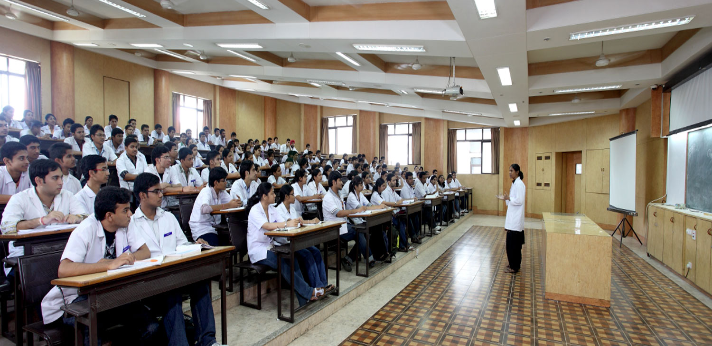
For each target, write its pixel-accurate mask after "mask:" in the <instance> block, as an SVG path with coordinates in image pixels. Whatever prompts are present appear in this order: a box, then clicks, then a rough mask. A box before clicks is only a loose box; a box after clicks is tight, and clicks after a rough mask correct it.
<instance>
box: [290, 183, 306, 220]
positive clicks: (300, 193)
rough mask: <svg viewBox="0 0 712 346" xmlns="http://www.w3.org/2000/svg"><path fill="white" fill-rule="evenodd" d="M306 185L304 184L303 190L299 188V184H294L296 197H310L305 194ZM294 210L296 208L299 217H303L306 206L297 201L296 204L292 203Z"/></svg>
mask: <svg viewBox="0 0 712 346" xmlns="http://www.w3.org/2000/svg"><path fill="white" fill-rule="evenodd" d="M306 187H307V186H306V184H304V187H303V188H301V187H299V183H294V184H292V188H294V196H295V197H296V196H300V197H308V196H309V195H308V194H306V193H305V190H307V188H306ZM292 208H294V209H295V210H296V211H297V215H299V216H301V215H302V213H304V205H303V204H302V203H300V202H299V200H297V199H295V200H294V203H292Z"/></svg>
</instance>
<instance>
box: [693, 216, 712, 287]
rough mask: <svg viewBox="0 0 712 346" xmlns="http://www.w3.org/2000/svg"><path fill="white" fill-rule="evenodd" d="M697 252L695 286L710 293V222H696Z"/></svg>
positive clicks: (711, 239)
mask: <svg viewBox="0 0 712 346" xmlns="http://www.w3.org/2000/svg"><path fill="white" fill-rule="evenodd" d="M697 229H698V232H697V251H696V253H695V255H696V262H697V270H696V271H695V284H697V286H700V288H702V289H703V290H705V291H707V292H710V290H712V287H710V284H711V283H710V270H712V263H711V262H710V261H712V258H711V257H710V248H712V222H710V221H707V220H697Z"/></svg>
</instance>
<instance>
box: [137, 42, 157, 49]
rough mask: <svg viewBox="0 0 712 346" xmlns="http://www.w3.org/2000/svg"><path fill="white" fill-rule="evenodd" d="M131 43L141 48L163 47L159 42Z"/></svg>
mask: <svg viewBox="0 0 712 346" xmlns="http://www.w3.org/2000/svg"><path fill="white" fill-rule="evenodd" d="M131 45H132V46H134V47H139V48H163V46H162V45H160V44H158V43H132V44H131Z"/></svg>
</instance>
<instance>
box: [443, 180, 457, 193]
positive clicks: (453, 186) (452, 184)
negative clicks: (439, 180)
mask: <svg viewBox="0 0 712 346" xmlns="http://www.w3.org/2000/svg"><path fill="white" fill-rule="evenodd" d="M449 189H457V184H456V183H455V180H454V179H453V181H452V182H450V183H448V182H447V181H445V190H449ZM459 195H460V194H459V193H457V192H455V196H459Z"/></svg>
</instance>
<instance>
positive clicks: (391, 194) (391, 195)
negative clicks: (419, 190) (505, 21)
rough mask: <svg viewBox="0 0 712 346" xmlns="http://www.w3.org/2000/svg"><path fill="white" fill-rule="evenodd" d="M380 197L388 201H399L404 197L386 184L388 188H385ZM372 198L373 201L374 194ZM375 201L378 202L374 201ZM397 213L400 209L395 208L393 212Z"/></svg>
mask: <svg viewBox="0 0 712 346" xmlns="http://www.w3.org/2000/svg"><path fill="white" fill-rule="evenodd" d="M374 195H375V193H374ZM380 197H381V198H382V199H383V201H385V202H388V203H398V202H399V201H400V200H401V199H403V197H401V196H399V195H398V194H397V193H396V192H395V191H393V189H391V187H390V186H386V189H385V190H383V193H381V195H380ZM371 200H372V201H373V195H371ZM373 203H376V202H375V201H374V202H373ZM396 213H398V211H397V210H394V211H393V214H396Z"/></svg>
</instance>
